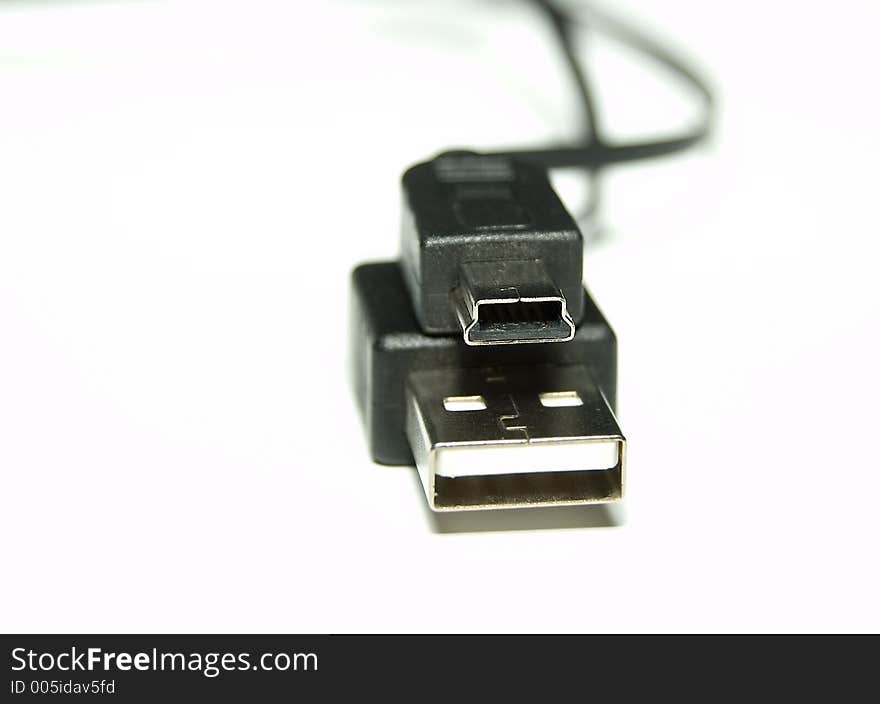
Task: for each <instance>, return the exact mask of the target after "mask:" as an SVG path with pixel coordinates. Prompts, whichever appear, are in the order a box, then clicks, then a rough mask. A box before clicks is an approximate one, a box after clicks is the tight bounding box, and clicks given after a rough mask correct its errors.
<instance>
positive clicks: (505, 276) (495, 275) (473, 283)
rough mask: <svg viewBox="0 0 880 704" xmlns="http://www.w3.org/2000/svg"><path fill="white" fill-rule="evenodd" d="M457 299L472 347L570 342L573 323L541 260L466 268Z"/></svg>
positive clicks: (505, 262) (493, 263)
mask: <svg viewBox="0 0 880 704" xmlns="http://www.w3.org/2000/svg"><path fill="white" fill-rule="evenodd" d="M452 295H453V299H454V304H455V308H456V312H457V314H458V320H459V323H460V324H461V328H462V332H463V334H464V341H465V343H466V344H468V345H507V344H522V343H534V342H567V341H568V340H571V339H572V338H573V337H574V332H575V329H574V322H573V321H572V319H571V317H570V316H569V314H568V307H567V305H566V301H565V296H563V295H562V292H561V291H560V290H559V288H558V287H557V286H556V284H555V283H554V282H553V279H551V278H550V276H549V275H548V274H547V271H546V270H545V269H544V266H543V264H542V263H541V262H540V260H530V261H500V262H494V261H493V262H470V263H467V264H463V265H462V266H461V274H460V278H459V285H458V286H457V287H456V289H455V290H454V291H453V294H452Z"/></svg>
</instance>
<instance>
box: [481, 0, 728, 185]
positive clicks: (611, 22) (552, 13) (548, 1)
mask: <svg viewBox="0 0 880 704" xmlns="http://www.w3.org/2000/svg"><path fill="white" fill-rule="evenodd" d="M532 1H533V2H534V3H535V4H536V5H537V6H538V7H539V8H540V9H541V10H542V11H544V12H546V13H547V15H548V18H549V19H550V21H551V23H552V25H553V28H554V30H555V32H556V35H557V37H558V38H559V40H560V43H561V46H562V49H563V52H564V54H565V57H566V61H567V63H568V65H569V67H570V69H571V71H572V74H573V76H574V79H575V82H576V84H577V86H578V92H579V94H580V97H581V103H582V107H583V112H584V115H585V119H586V121H587V122H588V124H587V126H586V128H585V130H584V133H585V135H586V137H585V139H584V140H583V141H582V142H581V143H579V144H576V145H568V146H558V147H548V148H544V149H518V150H514V151H508V152H493V154H496V155H498V156H506V157H511V158H519V159H528V160H530V161H535V162H538V163H540V164H543V165H544V166H546V167H547V168H551V169H552V168H564V167H577V168H585V169H588V170H589V171H591V172H595V171H597V170H599V169H601V168H602V167H604V166H608V165H611V164H619V163H623V162H628V161H635V160H639V159H651V158H655V157H660V156H666V155H670V154H675V153H678V152H681V151H684V150H685V149H689V148H690V147H693V146H695V145H697V144H699V143H700V142H702V141H703V140H704V139H706V138H707V137H708V136H709V134H710V132H711V129H712V122H713V119H714V108H715V102H714V98H713V96H712V91H711V90H710V89H709V86H708V84H707V83H706V82H705V81H704V80H703V79H702V77H701V76H700V75H699V73H698V72H697V71H696V70H695V69H693V68H691V67H690V66H688V65H687V63H686V62H685V61H683V60H682V59H680V58H678V57H677V56H675V55H674V54H673V53H672V52H671V51H670V50H669V49H667V48H666V47H664V46H663V45H662V44H660V43H659V42H657V41H656V40H654V39H652V38H651V37H649V36H647V35H645V34H642V33H641V32H639V31H638V30H636V29H634V28H633V27H630V26H628V25H626V24H624V23H622V22H620V21H619V20H616V19H614V18H612V17H610V16H609V15H606V14H604V13H602V12H599V11H598V10H596V9H595V8H592V7H591V8H590V9H589V23H590V26H591V27H595V28H597V29H600V30H602V31H604V32H605V33H606V34H608V35H609V36H612V37H614V38H615V39H617V40H618V41H620V42H621V43H623V44H624V45H626V46H629V47H630V48H632V49H635V50H636V51H638V52H640V53H642V54H644V55H645V56H647V57H649V58H651V59H653V60H654V61H655V62H656V63H658V64H660V65H661V66H664V67H665V68H667V69H668V70H670V71H672V72H673V73H674V74H676V75H677V76H679V77H680V78H681V79H683V80H684V81H685V82H686V83H688V84H689V85H690V86H691V87H692V88H693V89H694V90H695V91H696V92H697V93H698V95H699V96H700V98H701V99H702V102H703V111H704V112H703V119H702V121H701V122H700V123H699V125H698V126H697V127H696V128H694V129H693V130H691V131H690V132H685V133H683V134H681V135H675V136H673V137H669V138H666V139H662V140H651V141H644V142H633V143H629V144H606V143H605V142H604V141H603V140H602V139H601V136H600V133H599V129H598V121H597V117H596V109H595V105H594V101H593V99H592V94H591V91H590V88H589V84H588V82H587V79H586V75H585V72H584V70H583V67H582V66H581V63H580V61H578V59H577V56H576V53H575V50H574V43H573V34H574V30H575V29H576V28H577V27H578V26H582V25H584V24H585V23H584V22H583V21H581V20H579V19H577V18H575V16H574V15H573V14H571V13H569V12H567V11H565V10H563V9H561V8H560V7H559V5H558V4H557V3H556V2H553V1H552V0H532Z"/></svg>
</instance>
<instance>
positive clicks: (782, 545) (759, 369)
mask: <svg viewBox="0 0 880 704" xmlns="http://www.w3.org/2000/svg"><path fill="white" fill-rule="evenodd" d="M614 10H615V13H616V14H618V15H621V16H624V17H628V18H629V19H631V20H635V21H638V22H639V23H640V24H641V25H642V26H643V27H647V28H650V29H652V30H653V31H655V32H658V33H659V34H660V35H661V36H663V37H665V38H666V39H667V40H669V41H671V42H673V44H674V45H675V46H677V47H679V48H680V49H681V50H682V51H684V52H685V53H686V54H687V55H689V56H691V57H694V58H696V59H698V61H699V65H700V66H701V67H702V68H703V69H704V70H705V71H706V73H707V74H708V75H710V76H711V77H712V78H713V79H714V81H715V85H716V86H717V89H718V92H719V96H720V117H719V122H718V131H717V134H716V138H715V139H714V140H713V142H712V143H711V144H710V145H708V146H707V147H705V148H702V149H700V150H698V151H695V152H693V153H691V154H689V155H687V156H684V157H677V158H670V159H663V160H657V161H655V162H652V163H650V164H645V165H632V166H627V167H622V168H620V169H618V170H615V171H614V172H613V173H611V174H609V177H608V178H607V179H606V182H605V183H606V194H605V195H606V198H605V202H604V208H603V211H602V215H601V232H602V235H603V236H602V237H600V238H599V240H598V241H597V242H596V243H595V245H593V246H591V247H590V248H589V250H588V252H587V255H586V260H585V276H586V279H587V282H588V284H589V286H590V288H591V290H592V292H593V294H594V295H595V297H596V298H597V300H598V301H599V303H600V305H601V306H602V307H603V309H604V311H605V313H606V314H607V316H608V317H609V319H610V320H611V322H612V324H613V325H614V326H615V328H616V330H617V333H618V336H619V340H620V405H619V410H620V414H619V415H620V419H621V424H622V427H623V429H624V431H625V433H626V435H627V437H628V439H629V443H630V444H629V455H628V460H629V465H628V468H629V486H628V496H627V499H626V501H625V504H624V505H623V506H622V507H619V508H615V509H613V510H610V511H608V510H605V509H596V508H594V509H588V510H585V509H575V510H564V511H561V510H545V511H543V512H541V511H537V512H534V511H533V512H524V513H520V512H500V513H495V514H491V515H489V516H477V515H473V514H469V515H464V516H460V517H455V516H453V517H444V518H442V519H440V518H437V517H434V516H433V515H431V514H430V513H429V511H428V510H427V509H426V505H425V499H424V496H423V494H422V491H421V488H420V487H419V485H418V483H417V479H416V473H415V471H414V470H412V469H411V468H406V467H399V468H395V467H382V466H378V465H374V464H372V463H371V462H370V460H369V457H368V455H367V450H366V445H365V442H364V439H363V435H362V431H361V426H360V421H359V419H358V417H357V413H356V411H355V409H354V404H353V403H352V401H351V399H350V395H349V389H348V386H347V383H346V377H345V363H344V362H345V333H346V324H345V320H346V309H347V296H348V273H349V271H350V269H351V268H352V267H353V266H354V265H355V264H356V263H357V262H359V261H361V260H364V259H382V258H392V257H394V256H396V248H397V227H398V225H397V219H398V215H399V213H398V179H399V175H400V173H401V172H402V170H403V169H404V168H405V167H406V166H407V165H409V164H410V163H412V162H414V161H416V160H419V159H422V158H425V157H428V156H430V155H431V154H433V153H434V152H436V151H438V150H441V149H445V148H448V147H468V146H469V147H477V148H488V147H493V146H505V147H509V146H517V145H524V144H541V143H542V142H544V141H547V140H554V139H557V140H558V139H565V138H567V137H570V136H571V135H573V134H574V131H575V128H576V123H575V120H574V119H573V115H574V114H575V113H574V110H575V108H576V105H575V103H574V96H573V93H572V92H571V90H570V87H569V84H568V83H567V75H566V74H565V73H564V72H563V70H562V68H561V66H560V63H559V62H558V54H557V48H556V47H555V45H553V44H552V42H551V40H550V35H549V33H548V31H547V29H546V27H545V25H544V24H542V23H541V22H540V20H539V18H538V16H537V15H536V14H535V13H534V12H532V11H530V10H529V9H528V8H527V7H525V6H523V5H522V4H518V3H512V4H511V3H498V2H486V1H481V0H471V1H470V2H463V1H462V2H440V1H439V0H438V1H436V2H424V3H413V2H378V1H376V2H356V1H355V0H351V1H350V2H341V1H339V0H336V1H333V2H309V3H293V2H263V1H260V2H255V1H254V0H248V1H247V2H244V1H241V0H239V1H237V2H218V1H216V0H213V1H211V2H195V1H182V2H138V1H136V0H132V1H131V2H125V1H117V2H71V3H63V2H54V3H53V2H49V3H37V2H34V3H29V2H6V3H3V5H2V7H0V481H2V485H0V502H2V503H0V550H2V556H0V557H2V562H0V564H2V567H0V571H2V576H0V629H2V630H4V631H12V630H23V631H34V630H36V631H68V630H76V631H80V630H82V631H238V630H242V631H346V630H355V631H360V630H381V631H386V630H388V631H399V630H402V631H423V630H441V631H447V630H467V631H471V630H473V631H486V630H493V631H494V630H501V631H510V630H527V631H532V630H566V631H568V630H572V631H580V630H588V631H593V630H601V631H604V630H625V631H629V630H676V631H677V630H701V631H702V630H737V631H738V630H752V629H758V630H774V631H775V630H796V631H804V630H817V629H818V630H877V629H878V628H880V600H878V598H877V597H878V593H880V568H878V536H880V518H878V515H880V510H878V506H880V460H878V443H877V436H878V424H877V421H878V415H880V414H878V410H877V408H878V399H880V373H878V364H880V343H878V333H877V326H878V310H880V307H878V298H880V296H878V291H880V285H878V278H877V277H878V255H880V246H878V237H880V227H878V220H880V218H878V195H877V183H878V178H877V174H878V168H880V165H878V161H880V138H878V136H877V131H878V125H880V105H878V98H877V77H876V69H877V67H878V64H880V51H878V49H877V43H876V28H877V26H878V22H880V8H878V6H877V4H876V3H874V2H868V1H865V2H838V3H833V4H830V5H829V4H828V3H801V2H777V3H767V2H741V3H723V4H721V3H707V2H687V1H685V0H663V1H662V2H659V1H658V2H654V3H644V2H642V3H639V2H634V1H632V2H630V1H627V2H623V3H614ZM589 49H590V52H589V53H590V61H591V63H590V65H591V71H592V73H593V75H594V76H595V79H596V81H597V82H598V84H599V86H598V91H599V97H600V103H601V106H602V110H603V114H604V123H605V125H606V127H607V130H608V132H609V133H610V135H611V136H614V137H625V136H628V135H635V134H641V133H644V132H645V131H648V132H651V131H653V132H654V133H657V132H659V131H663V130H664V129H665V128H667V127H674V126H676V125H678V124H680V123H686V122H687V121H688V120H689V119H691V118H693V116H694V115H693V114H692V113H693V109H694V108H693V106H692V100H691V96H689V95H688V94H687V93H686V91H680V90H679V89H680V86H678V85H677V84H675V83H674V82H670V81H668V80H667V79H668V77H667V76H666V75H664V74H662V73H657V72H655V71H654V69H653V67H652V66H651V65H650V64H646V63H645V62H644V61H643V60H642V59H640V58H639V57H633V56H631V55H630V54H628V53H627V52H625V51H622V50H620V48H619V47H616V46H615V45H613V44H611V43H609V42H607V41H600V40H598V39H597V40H595V41H593V42H591V43H590V47H589ZM559 186H560V189H561V192H562V193H563V195H564V196H565V197H566V198H568V199H569V201H570V204H571V207H572V208H573V209H577V207H578V203H579V200H580V199H581V198H582V197H583V193H582V192H581V191H580V188H579V186H580V181H579V179H577V178H576V177H573V176H571V175H567V176H566V175H562V176H561V177H560V178H559Z"/></svg>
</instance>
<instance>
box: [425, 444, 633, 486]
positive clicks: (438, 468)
mask: <svg viewBox="0 0 880 704" xmlns="http://www.w3.org/2000/svg"><path fill="white" fill-rule="evenodd" d="M434 452H435V453H436V454H435V457H434V474H436V475H439V476H441V477H449V478H450V479H454V478H455V477H480V476H494V475H498V474H534V473H537V472H576V471H582V472H588V471H603V470H607V469H613V468H614V467H616V466H617V464H618V462H619V461H620V441H619V440H617V439H608V440H593V439H591V440H580V441H578V440H570V441H566V442H552V441H551V442H536V441H532V442H527V443H523V442H514V443H487V444H484V445H454V446H448V445H447V446H442V447H436V448H435V449H434Z"/></svg>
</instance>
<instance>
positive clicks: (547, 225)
mask: <svg viewBox="0 0 880 704" xmlns="http://www.w3.org/2000/svg"><path fill="white" fill-rule="evenodd" d="M582 260H583V237H582V236H581V232H580V230H579V229H578V227H577V224H576V223H575V221H574V219H573V218H572V217H571V215H570V214H569V213H568V211H567V210H566V209H565V207H564V206H563V204H562V202H561V201H560V200H559V197H558V196H557V195H556V192H555V191H554V190H553V187H552V185H551V184H550V180H549V177H548V175H547V171H546V170H545V169H543V168H541V167H540V166H536V165H533V164H529V163H525V162H517V161H513V160H510V159H507V158H504V157H493V156H481V155H477V154H469V153H455V154H448V155H443V156H440V157H438V158H436V159H434V160H433V161H429V162H426V163H422V164H417V165H415V166H413V167H412V168H410V169H409V170H408V171H407V172H406V173H405V174H404V176H403V218H402V227H401V266H402V272H403V279H404V281H405V284H406V287H407V290H408V293H409V298H410V299H411V301H412V306H413V309H414V311H415V315H416V318H417V319H418V321H419V328H420V329H421V330H422V331H423V332H424V333H427V334H453V333H459V334H461V333H462V332H463V333H464V336H465V341H466V342H467V343H468V344H473V345H478V344H506V343H518V342H555V341H559V342H562V341H565V340H568V339H571V336H572V334H573V332H574V327H575V326H576V325H577V324H578V322H579V321H580V320H581V317H582V315H583V311H584V299H583V294H582V291H581V282H582V274H583V271H582V269H583V266H582Z"/></svg>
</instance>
